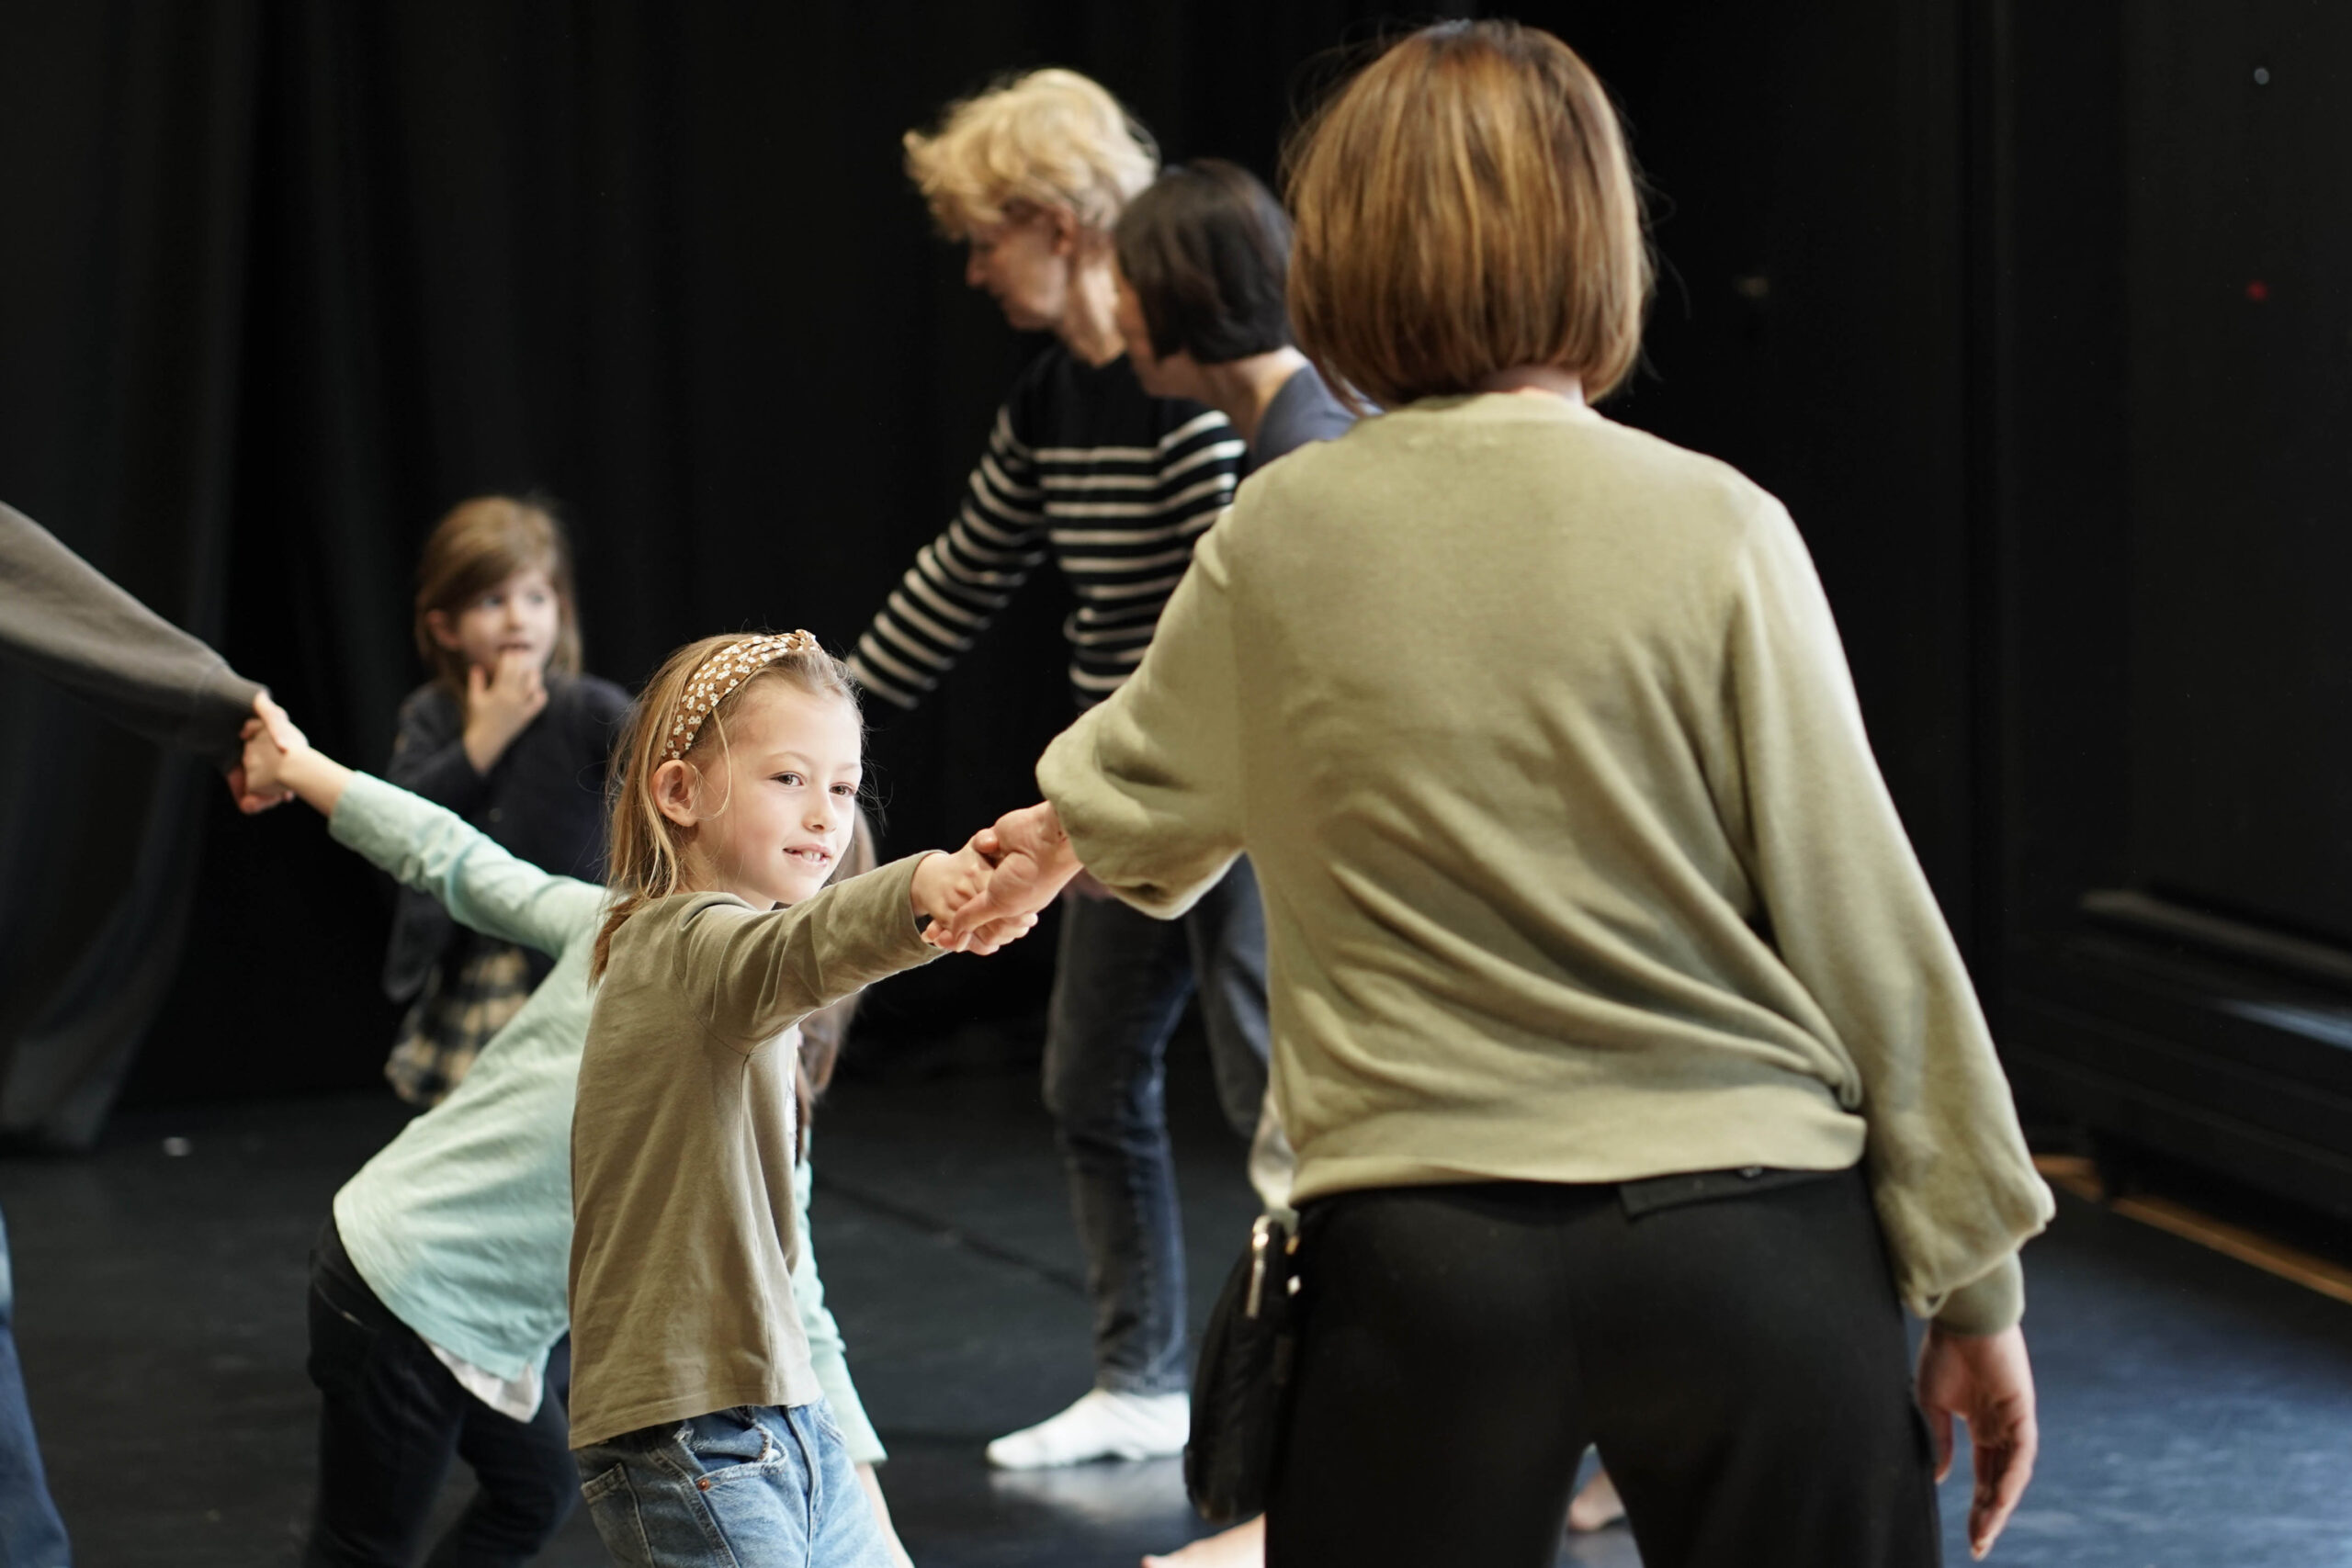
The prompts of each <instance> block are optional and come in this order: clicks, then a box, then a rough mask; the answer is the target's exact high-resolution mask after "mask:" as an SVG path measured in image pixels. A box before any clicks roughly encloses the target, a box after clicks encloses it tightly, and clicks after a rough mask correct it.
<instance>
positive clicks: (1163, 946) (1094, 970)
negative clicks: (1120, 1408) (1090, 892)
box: [1046, 860, 1266, 1393]
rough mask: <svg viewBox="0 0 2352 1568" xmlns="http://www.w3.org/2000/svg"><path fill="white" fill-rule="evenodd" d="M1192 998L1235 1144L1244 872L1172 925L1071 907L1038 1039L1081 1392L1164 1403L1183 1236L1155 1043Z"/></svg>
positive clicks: (1254, 1098)
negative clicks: (1084, 1310)
mask: <svg viewBox="0 0 2352 1568" xmlns="http://www.w3.org/2000/svg"><path fill="white" fill-rule="evenodd" d="M1195 995H1197V996H1198V997H1199V998H1200V1004H1201V1021H1202V1023H1203V1025H1204V1028H1205V1031H1206V1032H1207V1034H1208V1044H1209V1061H1210V1064H1211V1066H1212V1068H1213V1070H1214V1071H1215V1073H1216V1089H1217V1099H1218V1101H1219V1102H1220V1103H1221V1104H1222V1105H1223V1107H1224V1110H1225V1116H1226V1120H1227V1122H1231V1123H1232V1125H1233V1129H1234V1131H1235V1132H1237V1133H1238V1134H1241V1136H1242V1137H1243V1138H1245V1139H1246V1138H1248V1137H1249V1136H1250V1133H1251V1132H1252V1131H1253V1130H1254V1129H1255V1128H1256V1126H1257V1124H1258V1110H1259V1106H1260V1104H1261V1101H1262V1100H1264V1097H1265V1092H1266V916H1265V910H1264V908H1262V907H1261V904H1260V903H1259V900H1258V878H1257V875H1256V874H1255V873H1254V872H1252V871H1251V870H1250V863H1249V862H1248V861H1247V860H1240V861H1236V862H1235V863H1234V865H1233V869H1232V870H1231V871H1229V872H1227V873H1226V874H1225V878H1224V880H1223V881H1221V882H1219V883H1218V884H1217V885H1216V886H1215V887H1214V888H1212V889H1210V890H1209V892H1208V894H1207V895H1206V896H1205V897H1203V898H1202V899H1201V901H1200V902H1199V903H1198V904H1195V905H1194V906H1193V908H1192V910H1191V911H1190V912H1189V913H1187V914H1186V915H1184V916H1183V917H1182V919H1175V920H1155V919H1152V918H1151V917H1149V916H1148V915H1144V914H1140V913H1138V912H1137V911H1136V910H1134V909H1131V908H1127V906H1125V904H1122V903H1120V902H1118V901H1117V900H1116V899H1114V898H1087V897H1069V899H1067V900H1066V901H1065V902H1064V904H1063V906H1062V930H1061V949H1060V953H1059V956H1058V958H1057V964H1056V967H1055V972H1054V998H1053V1008H1052V1011H1051V1013H1050V1015H1049V1017H1048V1020H1047V1022H1046V1109H1047V1110H1048V1111H1052V1112H1053V1116H1054V1122H1055V1126H1056V1128H1057V1135H1058V1138H1059V1141H1060V1144H1061V1150H1062V1159H1063V1162H1064V1164H1065V1165H1066V1166H1067V1167H1068V1168H1069V1186H1070V1207H1071V1209H1072V1210H1073V1211H1074V1213H1076V1215H1077V1219H1078V1235H1079V1240H1080V1244H1081V1245H1082V1246H1083V1247H1085V1249H1086V1279H1087V1288H1088V1290H1089V1292H1090V1293H1091V1295H1092V1296H1093V1298H1094V1369H1095V1371H1094V1380H1095V1384H1096V1386H1098V1387H1101V1388H1106V1389H1111V1390H1114V1391H1116V1392H1118V1393H1181V1392H1182V1390H1183V1389H1184V1388H1185V1386H1186V1376H1185V1370H1184V1233H1183V1226H1182V1220H1181V1217H1180V1214H1179V1212H1178V1209H1177V1204H1176V1166H1175V1160H1174V1158H1173V1156H1172V1154H1171V1152H1170V1148H1169V1145H1168V1111H1167V1099H1166V1087H1167V1060H1168V1041H1169V1037H1170V1035H1172V1034H1173V1033H1175V1032H1176V1025H1177V1022H1178V1021H1179V1020H1180V1019H1182V1017H1183V1014H1184V1003H1185V1001H1186V1000H1187V999H1188V998H1192V997H1193V996H1195Z"/></svg>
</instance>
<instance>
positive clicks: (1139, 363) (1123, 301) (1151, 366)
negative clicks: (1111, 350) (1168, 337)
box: [1116, 273, 1205, 401]
mask: <svg viewBox="0 0 2352 1568" xmlns="http://www.w3.org/2000/svg"><path fill="white" fill-rule="evenodd" d="M1116 276H1117V278H1118V285H1119V307H1118V322H1119V335H1120V336H1121V337H1123V338H1125V339H1126V342H1127V363H1128V364H1129V365H1132V366H1134V367H1135V372H1136V380H1138V381H1140V382H1142V383H1143V389H1144V390H1145V391H1147V392H1149V393H1150V394H1151V395H1152V396H1153V397H1155V398H1191V399H1193V400H1195V401H1204V398H1203V397H1202V393H1203V392H1204V390H1205V387H1204V383H1203V381H1202V379H1201V370H1200V367H1199V366H1198V365H1196V364H1194V363H1193V356H1192V355H1190V354H1187V353H1186V352H1185V351H1184V350H1182V349H1181V348H1180V349H1178V350H1177V351H1176V352H1175V353H1173V354H1171V355H1169V356H1168V357H1167V358H1165V359H1159V358H1157V357H1155V356H1154V355H1153V354H1152V352H1151V328H1150V326H1149V325H1148V323H1147V322H1146V321H1144V316H1143V300H1142V299H1141V298H1139V297H1138V296H1137V295H1136V291H1135V288H1134V287H1133V286H1132V285H1130V284H1129V283H1128V282H1127V279H1126V275H1125V273H1120V274H1117V275H1116Z"/></svg>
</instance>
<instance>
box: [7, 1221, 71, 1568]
mask: <svg viewBox="0 0 2352 1568" xmlns="http://www.w3.org/2000/svg"><path fill="white" fill-rule="evenodd" d="M72 1556H73V1554H72V1552H71V1551H69V1550H68V1549H67V1547H66V1544H65V1521H64V1520H63V1519H61V1518H59V1517H57V1505H56V1504H55V1503H53V1502H51V1500H50V1495H49V1477H48V1474H47V1473H46V1472H43V1471H42V1469H41V1464H40V1444H39V1443H38V1442H36V1441H35V1440H34V1438H33V1413H32V1407H31V1406H30V1405H29V1404H27V1403H26V1402H25V1373H24V1369H23V1368H22V1367H21V1366H19V1365H18V1364H17V1290H16V1280H15V1276H14V1275H13V1274H12V1272H11V1271H10V1269H9V1264H8V1230H7V1226H6V1224H0V1563H6V1564H8V1565H9V1568H17V1565H19V1564H21V1565H22V1568H65V1565H66V1563H67V1562H70V1561H71V1560H72Z"/></svg>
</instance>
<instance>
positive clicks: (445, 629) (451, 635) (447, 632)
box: [424, 610, 458, 653]
mask: <svg viewBox="0 0 2352 1568" xmlns="http://www.w3.org/2000/svg"><path fill="white" fill-rule="evenodd" d="M424 629H425V630H426V631H429V632H431V633H432V634H433V640H434V641H435V642H436V643H438V644H440V645H441V646H442V647H443V648H445V649H447V650H448V651H450V652H451V653H455V652H457V651H458V628H457V627H455V626H451V625H450V624H449V613H448V612H447V610H427V611H425V612H424Z"/></svg>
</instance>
